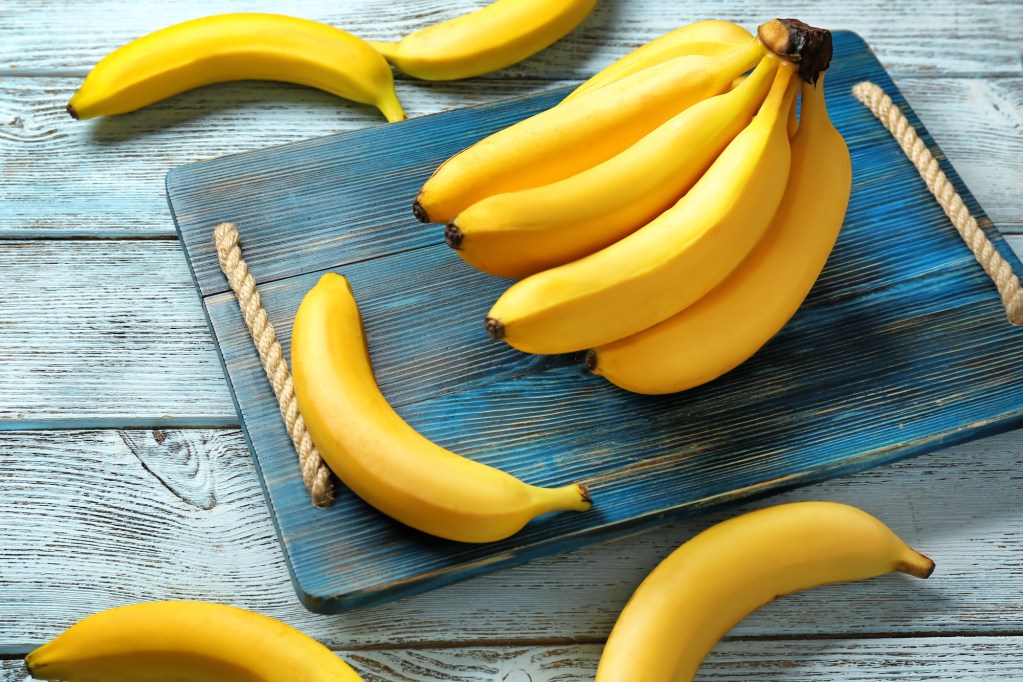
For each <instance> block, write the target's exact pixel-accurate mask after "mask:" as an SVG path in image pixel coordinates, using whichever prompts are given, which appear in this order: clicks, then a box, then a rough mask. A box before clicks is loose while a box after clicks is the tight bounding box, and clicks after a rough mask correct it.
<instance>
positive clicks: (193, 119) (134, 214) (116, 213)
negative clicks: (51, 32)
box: [0, 78, 551, 238]
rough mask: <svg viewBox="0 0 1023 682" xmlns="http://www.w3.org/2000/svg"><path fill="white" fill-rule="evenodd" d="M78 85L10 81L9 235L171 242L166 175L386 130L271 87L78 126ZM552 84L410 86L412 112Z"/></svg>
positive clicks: (6, 118) (2, 88) (5, 200)
mask: <svg viewBox="0 0 1023 682" xmlns="http://www.w3.org/2000/svg"><path fill="white" fill-rule="evenodd" d="M76 86H77V82H76V81H75V80H74V79H69V78H8V79H0V160H2V163H3V168H4V182H3V183H2V184H0V207H2V208H0V237H18V238H32V237H68V236H99V237H104V238H109V237H123V236H128V237H134V236H142V237H150V236H162V237H170V236H173V235H174V224H173V221H172V220H171V217H170V213H169V211H168V209H167V199H166V191H165V189H164V179H165V175H166V173H167V171H169V170H170V169H172V168H174V167H176V166H179V165H181V164H183V163H189V162H193V161H199V160H201V159H207V158H211V157H218V156H223V155H225V154H235V153H238V152H244V151H251V150H253V149H258V148H261V147H266V146H271V145H279V144H283V143H286V142H294V141H298V140H304V139H308V138H312V137H317V136H322V135H326V134H329V133H336V132H338V131H343V130H356V129H359V128H365V127H368V126H371V125H377V124H379V123H380V122H382V120H383V119H381V118H380V116H379V114H378V113H377V112H376V111H375V110H372V109H371V108H370V107H368V106H365V105H360V104H353V103H350V102H345V101H343V100H340V99H338V98H336V97H333V96H331V95H327V94H324V93H322V92H319V91H316V90H312V89H308V88H301V87H298V86H291V85H286V84H272V83H258V82H249V83H240V84H239V83H233V84H224V85H217V86H210V87H208V88H201V89H199V90H195V91H192V92H188V93H184V94H182V95H180V96H178V97H174V98H171V99H169V100H165V101H163V102H160V103H158V104H156V105H153V106H152V107H149V108H147V109H145V110H143V111H140V112H137V113H134V114H130V115H127V116H120V117H113V118H104V119H97V120H92V121H81V122H76V121H72V120H71V119H70V118H68V116H67V114H66V113H65V112H64V111H63V102H64V100H66V98H67V97H68V96H69V95H70V93H71V92H73V91H74V88H75V87H76ZM550 87H551V84H550V83H548V82H546V81H532V82H509V81H486V82H472V83H440V84H430V85H429V86H420V85H411V84H410V85H409V86H408V87H407V88H405V89H404V91H403V97H402V100H403V102H404V104H405V106H406V108H407V110H408V114H409V115H410V116H421V115H424V114H428V113H434V112H438V111H444V110H447V109H451V108H456V107H462V106H466V105H471V104H478V103H481V102H486V101H491V100H495V99H501V98H504V97H511V96H516V95H520V94H526V93H533V92H539V91H541V90H544V89H547V88H550Z"/></svg>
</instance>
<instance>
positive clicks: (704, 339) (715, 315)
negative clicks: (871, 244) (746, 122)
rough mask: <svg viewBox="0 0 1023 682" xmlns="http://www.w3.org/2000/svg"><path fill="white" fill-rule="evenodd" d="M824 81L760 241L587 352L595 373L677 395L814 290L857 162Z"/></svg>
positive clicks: (751, 343)
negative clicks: (670, 306)
mask: <svg viewBox="0 0 1023 682" xmlns="http://www.w3.org/2000/svg"><path fill="white" fill-rule="evenodd" d="M822 83H823V81H819V82H818V85H817V86H816V87H814V86H812V85H809V84H807V83H804V84H803V104H802V112H801V116H800V118H801V120H800V123H799V129H798V132H797V133H796V136H795V138H794V139H793V141H792V169H791V171H790V173H789V184H788V187H786V189H785V196H784V198H783V199H782V201H781V206H780V207H779V209H778V212H777V213H776V214H775V216H774V218H773V220H772V221H771V225H770V227H768V228H767V232H766V234H765V235H764V237H763V239H761V240H760V242H759V243H758V244H757V245H756V247H755V248H754V249H753V251H752V252H750V255H749V256H748V257H747V258H746V260H744V261H743V262H742V263H740V264H739V266H738V267H737V268H736V269H735V271H734V272H733V273H732V274H731V275H729V276H728V278H727V279H725V281H724V282H722V283H721V284H720V285H719V286H717V287H716V288H715V289H714V290H713V291H711V292H710V293H708V294H707V295H706V296H704V297H703V298H701V299H700V300H699V301H697V302H696V303H694V304H693V305H691V306H689V307H688V308H686V309H685V310H683V311H682V312H680V313H678V314H677V315H675V316H673V317H670V318H668V319H667V320H665V321H664V322H661V323H660V324H657V325H654V326H653V327H650V328H649V329H645V330H643V331H641V332H639V333H638V334H634V335H632V336H629V337H626V338H624V339H621V340H619V341H614V342H612V343H609V344H608V345H606V346H600V347H598V348H595V349H593V350H591V351H590V352H589V353H587V357H586V362H587V365H588V366H589V367H590V369H591V370H592V371H594V372H595V373H597V374H600V375H603V376H604V377H605V378H607V379H608V381H610V382H612V383H613V384H616V385H617V386H620V387H622V388H624V389H627V390H629V391H634V392H636V393H672V392H675V391H682V390H685V389H687V388H692V387H693V386H698V385H700V384H703V383H706V382H708V381H711V380H712V379H716V378H717V377H719V376H721V375H722V374H724V373H725V372H728V371H729V370H731V369H733V368H735V367H737V366H738V365H739V364H741V363H742V362H744V361H745V360H746V359H747V358H749V357H750V356H752V355H753V354H754V353H756V352H757V351H758V350H759V349H760V348H761V346H763V345H764V344H765V343H767V341H768V340H769V339H770V338H771V337H772V336H774V335H775V334H776V333H777V332H778V330H780V329H781V328H782V327H783V326H784V325H785V323H786V322H787V321H788V320H789V318H791V317H792V315H793V314H794V313H795V312H796V310H797V309H798V308H799V305H800V304H801V303H802V301H803V299H804V298H806V295H807V294H808V293H809V292H810V288H811V287H812V286H813V283H814V282H815V281H816V279H817V276H818V275H819V274H820V271H821V269H823V267H824V263H825V261H827V259H828V255H829V254H830V253H831V248H832V246H833V245H834V243H835V240H836V239H837V238H838V232H839V230H840V229H841V227H842V220H843V218H844V217H845V210H846V207H847V206H848V204H849V192H850V189H851V184H852V166H851V163H850V160H849V150H848V149H847V148H846V145H845V141H844V140H843V139H842V136H841V134H839V132H838V131H837V130H835V127H834V126H833V125H832V124H831V120H830V119H829V118H828V111H827V105H826V104H825V101H824V86H823V84H822Z"/></svg>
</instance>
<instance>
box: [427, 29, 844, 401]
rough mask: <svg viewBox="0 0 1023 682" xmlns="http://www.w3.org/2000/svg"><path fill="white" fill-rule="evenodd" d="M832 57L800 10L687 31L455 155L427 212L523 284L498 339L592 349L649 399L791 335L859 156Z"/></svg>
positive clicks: (499, 311)
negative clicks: (844, 126) (834, 119)
mask: <svg viewBox="0 0 1023 682" xmlns="http://www.w3.org/2000/svg"><path fill="white" fill-rule="evenodd" d="M830 59H831V36H830V33H829V32H828V31H824V30H821V29H815V28H813V27H810V26H807V25H806V24H803V23H802V22H798V21H796V20H791V19H785V20H780V19H776V20H773V21H770V22H767V23H765V24H763V25H762V26H760V28H759V30H758V35H757V37H754V36H752V35H750V34H749V33H747V32H746V31H744V30H743V29H741V28H740V27H738V26H734V25H732V24H729V23H727V22H721V21H706V22H699V23H696V24H692V25H690V26H686V27H684V28H682V29H679V30H677V31H674V32H672V33H669V34H667V35H665V36H663V37H661V38H659V39H657V40H655V41H653V42H651V43H649V44H647V45H645V46H643V47H642V48H640V49H639V50H637V51H636V52H634V53H632V54H630V55H628V56H626V57H625V58H623V59H622V60H620V61H619V62H616V63H615V64H613V65H611V66H610V67H608V68H607V69H606V70H604V71H602V72H601V73H599V74H598V75H597V76H595V77H594V78H593V79H591V80H589V81H587V82H586V83H584V84H583V85H582V86H580V87H579V88H578V89H577V90H576V91H575V92H573V93H572V94H571V95H570V96H569V97H567V98H566V99H565V100H564V101H563V102H561V103H560V104H558V105H557V106H556V107H553V108H552V109H549V110H547V111H544V112H541V113H540V114H537V115H536V116H533V117H531V118H529V119H526V120H524V121H522V122H520V123H517V124H515V125H513V126H511V127H509V128H506V129H504V130H502V131H499V132H498V133H495V134H494V135H491V136H490V137H488V138H486V139H484V140H482V141H480V142H479V143H477V144H475V145H473V146H472V147H470V148H468V149H466V150H464V151H463V152H461V153H459V154H457V155H456V156H454V157H452V158H451V159H449V160H448V161H447V162H445V163H444V164H443V165H441V167H440V168H439V169H437V171H436V172H435V173H434V174H433V176H432V177H431V178H430V179H429V180H428V181H427V182H426V184H425V185H424V186H423V188H422V189H421V191H420V193H419V195H418V196H417V198H416V201H415V203H414V204H413V212H414V213H415V215H416V217H417V218H418V219H420V220H422V221H424V222H440V223H446V225H447V226H446V228H445V240H446V241H447V243H448V245H449V246H451V247H452V248H454V249H456V250H457V252H458V254H459V255H460V256H461V257H462V258H463V259H464V260H465V261H466V262H468V263H469V264H471V265H473V266H475V267H477V268H479V269H480V270H483V271H484V272H488V273H490V274H493V275H497V276H501V277H510V278H522V279H521V280H520V281H519V282H517V283H515V284H514V285H512V286H511V287H510V288H509V289H508V290H507V291H506V292H505V293H504V294H503V295H502V296H501V297H500V298H499V299H498V301H497V302H496V303H495V304H494V306H493V308H492V309H491V311H490V313H489V315H488V317H487V320H486V328H487V331H488V333H489V334H490V335H491V336H492V337H493V338H495V339H503V340H504V341H506V342H507V343H509V344H511V345H512V346H514V347H515V348H518V349H520V350H523V351H526V352H530V353H566V352H574V351H582V350H588V351H589V352H588V353H587V364H588V366H589V367H590V369H592V370H593V371H594V372H596V373H598V374H601V375H603V376H605V377H606V378H607V379H609V380H610V381H612V382H613V383H615V384H617V385H618V386H621V387H623V388H626V389H628V390H632V391H636V392H639V393H670V392H675V391H680V390H684V389H686V388H690V387H693V386H696V385H698V384H701V383H704V382H706V381H709V380H711V379H714V378H715V377H717V376H720V375H721V374H723V373H724V372H727V371H728V370H730V369H732V368H734V367H735V366H737V365H738V364H740V363H741V362H743V361H744V360H745V359H747V358H748V357H749V356H751V355H752V354H753V353H754V352H756V351H757V350H758V349H759V348H760V347H761V346H762V345H763V344H764V343H765V342H766V341H767V340H768V339H769V338H770V337H771V336H773V335H774V334H775V333H776V332H777V331H778V330H779V329H780V328H781V326H782V325H783V324H784V323H785V322H786V321H787V320H788V319H789V317H791V315H792V314H793V313H794V312H795V310H796V309H797V308H798V306H799V304H800V303H801V302H802V300H803V298H804V297H805V296H806V294H807V292H808V291H809V289H810V287H811V285H812V284H813V282H814V281H815V280H816V277H817V275H818V274H819V273H820V270H821V269H822V268H823V266H824V262H825V261H826V260H827V257H828V254H829V253H830V251H831V248H832V246H833V244H834V241H835V239H836V238H837V235H838V231H839V229H840V228H841V225H842V220H843V218H844V215H845V210H846V206H847V204H848V199H849V192H850V188H851V166H850V161H849V154H848V150H847V149H846V146H845V142H844V141H843V140H842V137H841V136H840V135H839V133H838V132H837V131H836V130H835V128H834V126H833V125H832V124H831V122H830V120H829V118H828V113H827V109H826V106H825V102H824V94H823V85H822V82H821V81H820V75H821V73H822V72H823V71H824V70H825V69H826V68H827V66H828V64H829V62H830ZM750 70H752V71H751V72H750V73H748V75H746V73H747V72H748V71H750ZM800 92H801V93H802V96H801V98H800V99H801V101H802V106H801V109H800V114H799V117H798V119H797V118H796V100H797V94H798V93H800Z"/></svg>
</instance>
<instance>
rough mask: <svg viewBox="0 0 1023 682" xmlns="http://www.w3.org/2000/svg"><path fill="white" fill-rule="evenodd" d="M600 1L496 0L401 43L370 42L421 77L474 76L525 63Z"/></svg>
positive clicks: (425, 29)
mask: <svg viewBox="0 0 1023 682" xmlns="http://www.w3.org/2000/svg"><path fill="white" fill-rule="evenodd" d="M596 4H597V0H497V2H494V3H492V4H490V5H487V6H486V7H484V8H482V9H478V10H476V11H475V12H470V13H469V14H464V15H462V16H460V17H456V18H454V19H449V20H447V21H442V22H440V23H439V24H434V25H433V26H429V27H427V28H424V29H422V30H420V31H416V32H415V33H411V34H409V35H407V36H405V37H404V38H402V39H401V40H400V41H399V42H396V43H388V42H373V43H370V44H371V45H372V46H373V47H374V48H376V49H377V51H378V52H380V54H382V55H384V57H386V58H387V61H389V62H390V63H391V64H394V65H395V66H396V67H398V68H399V69H401V70H402V71H403V72H405V73H407V74H408V75H410V76H415V77H416V78H421V79H423V80H428V81H447V80H456V79H458V78H470V77H471V76H479V75H480V74H484V73H489V72H491V71H497V70H498V69H503V68H504V67H506V66H511V65H512V64H515V63H517V62H521V61H522V60H523V59H525V58H527V57H531V56H532V55H534V54H536V53H537V52H539V51H540V50H542V49H544V48H546V47H549V46H550V45H551V44H553V43H554V42H556V41H557V40H560V39H561V38H563V37H565V36H566V35H568V33H569V32H571V31H572V29H574V28H575V27H576V26H578V25H579V24H580V23H581V22H582V20H583V19H585V18H586V17H587V15H589V13H590V12H591V11H592V10H593V7H594V6H595V5H596Z"/></svg>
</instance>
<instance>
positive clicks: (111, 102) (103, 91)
mask: <svg viewBox="0 0 1023 682" xmlns="http://www.w3.org/2000/svg"><path fill="white" fill-rule="evenodd" d="M242 79H258V80H274V81H287V82H289V83H298V84H300V85H308V86H310V87H314V88H319V89H320V90H325V91H327V92H330V93H332V94H335V95H337V96H339V97H344V98H345V99H350V100H354V101H356V102H362V103H363V104H372V105H373V106H375V107H377V108H378V109H380V111H381V112H382V113H383V114H384V116H385V117H386V118H387V120H388V121H400V120H402V119H404V118H405V112H404V111H403V110H402V107H401V104H400V103H399V102H398V96H397V94H396V93H395V91H394V77H393V75H392V74H391V69H390V67H389V66H388V65H387V62H386V61H385V60H384V58H383V57H381V56H380V54H379V53H377V51H376V50H374V49H373V48H372V47H370V46H369V44H368V43H366V42H365V41H363V40H361V39H360V38H358V37H356V36H354V35H352V34H350V33H347V32H345V31H342V30H341V29H338V28H334V27H332V26H328V25H326V24H321V23H318V22H315V21H309V20H306V19H299V18H296V17H288V16H281V15H277V14H221V15H216V16H210V17H204V18H201V19H193V20H191V21H186V22H184V23H181V24H176V25H174V26H170V27H168V28H165V29H162V30H159V31H156V32H155V33H150V34H149V35H147V36H144V37H142V38H139V39H138V40H135V41H133V42H130V43H128V44H127V45H124V46H123V47H120V48H118V49H117V50H114V51H113V52H111V53H110V54H109V55H107V56H106V57H104V58H103V59H102V60H101V61H100V62H99V64H97V65H96V66H95V67H94V68H93V69H92V71H90V72H89V75H88V76H87V77H86V79H85V82H84V83H82V86H81V87H80V88H79V89H78V91H77V92H76V93H75V94H74V96H73V97H72V98H71V101H70V103H69V104H68V106H67V110H68V113H69V114H70V115H71V116H72V117H73V118H82V119H84V118H92V117H94V116H110V115H112V114H123V113H125V112H129V111H134V110H136V109H139V108H141V107H144V106H146V105H149V104H152V103H153V102H156V101H159V100H161V99H164V98H167V97H170V96H172V95H176V94H178V93H180V92H184V91H185V90H190V89H192V88H196V87H199V86H201V85H208V84H210V83H221V82H224V81H233V80H242Z"/></svg>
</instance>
